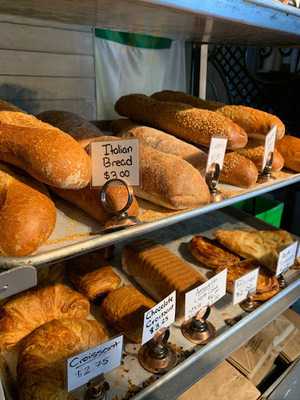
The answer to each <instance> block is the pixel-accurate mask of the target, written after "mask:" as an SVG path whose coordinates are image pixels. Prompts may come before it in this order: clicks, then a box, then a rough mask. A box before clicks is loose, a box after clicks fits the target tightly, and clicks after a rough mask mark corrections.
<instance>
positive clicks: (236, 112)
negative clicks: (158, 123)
mask: <svg viewBox="0 0 300 400" xmlns="http://www.w3.org/2000/svg"><path fill="white" fill-rule="evenodd" d="M152 97H153V98H155V99H157V100H160V101H170V102H180V103H185V104H190V105H191V106H193V107H197V108H201V109H206V110H211V111H216V112H217V113H219V114H222V115H223V116H224V117H227V118H230V119H231V120H232V121H233V122H235V123H236V124H238V125H239V126H240V127H241V128H243V129H244V130H245V131H246V132H247V134H248V136H249V137H252V138H261V137H264V136H266V134H267V133H268V132H269V131H270V129H271V128H272V126H273V125H275V126H277V139H280V138H282V137H283V136H284V133H285V126H284V124H283V122H282V121H281V120H280V119H279V118H278V117H276V116H275V115H272V114H270V113H267V112H265V111H261V110H257V109H255V108H252V107H246V106H236V105H226V104H223V103H219V102H216V101H208V100H202V99H199V98H198V97H195V96H191V95H188V94H185V93H183V92H173V91H171V90H164V91H162V92H158V93H154V94H153V95H152Z"/></svg>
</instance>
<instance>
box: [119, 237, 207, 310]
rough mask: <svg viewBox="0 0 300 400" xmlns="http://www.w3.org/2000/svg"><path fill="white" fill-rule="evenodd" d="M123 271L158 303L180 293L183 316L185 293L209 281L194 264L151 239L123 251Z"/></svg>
mask: <svg viewBox="0 0 300 400" xmlns="http://www.w3.org/2000/svg"><path fill="white" fill-rule="evenodd" d="M122 268H123V270H124V271H125V272H126V273H127V274H128V275H129V276H131V277H132V278H133V279H134V280H135V281H136V282H137V283H138V284H139V285H140V286H141V287H142V288H143V289H144V290H145V291H146V292H147V293H148V294H149V295H150V296H152V297H153V298H154V299H155V300H156V301H161V300H163V299H164V298H165V297H167V296H168V295H169V294H170V293H172V292H173V291H174V290H176V295H177V301H176V303H177V307H176V308H177V313H178V314H180V315H181V314H182V311H183V307H184V299H185V293H186V292H187V291H189V290H191V289H193V288H194V287H197V286H198V285H200V284H201V283H204V282H205V280H206V279H205V277H204V276H202V275H201V274H200V272H198V271H196V270H195V269H194V268H193V267H192V266H191V265H189V264H188V263H186V262H185V261H184V260H182V259H181V258H179V257H178V256H176V255H175V254H174V253H172V252H171V251H170V250H169V249H167V248H166V247H164V246H162V245H160V244H158V243H155V242H152V241H151V240H139V241H135V242H133V243H130V244H129V245H126V246H125V247H124V249H123V252H122Z"/></svg>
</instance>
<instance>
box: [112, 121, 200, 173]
mask: <svg viewBox="0 0 300 400" xmlns="http://www.w3.org/2000/svg"><path fill="white" fill-rule="evenodd" d="M111 128H112V130H113V132H115V133H117V134H118V136H121V137H123V138H131V137H132V138H136V139H138V140H139V141H140V143H142V144H144V145H146V146H150V147H152V148H153V149H156V150H159V151H161V152H163V153H167V154H173V155H174V156H178V157H180V158H182V159H184V160H185V161H187V162H188V163H190V164H192V165H193V167H195V168H196V169H198V170H199V171H200V172H201V173H202V174H203V173H204V172H205V167H206V163H207V154H206V153H205V152H204V151H203V150H200V149H198V148H197V147H195V146H193V145H192V144H189V143H186V142H184V141H183V140H180V139H177V138H176V137H174V136H172V135H170V134H168V133H165V132H163V131H160V130H158V129H154V128H149V127H147V126H139V125H137V124H135V123H134V122H131V121H130V120H129V119H119V120H116V121H113V122H112V123H111Z"/></svg>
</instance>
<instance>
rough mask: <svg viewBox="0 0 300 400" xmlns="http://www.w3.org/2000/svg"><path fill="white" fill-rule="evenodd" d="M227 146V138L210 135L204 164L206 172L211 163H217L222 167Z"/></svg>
mask: <svg viewBox="0 0 300 400" xmlns="http://www.w3.org/2000/svg"><path fill="white" fill-rule="evenodd" d="M226 147H227V138H219V137H212V138H211V141H210V145H209V152H208V158H207V164H206V173H207V172H208V171H209V169H210V167H211V166H212V164H219V166H220V169H221V170H222V168H223V163H224V157H225V152H226Z"/></svg>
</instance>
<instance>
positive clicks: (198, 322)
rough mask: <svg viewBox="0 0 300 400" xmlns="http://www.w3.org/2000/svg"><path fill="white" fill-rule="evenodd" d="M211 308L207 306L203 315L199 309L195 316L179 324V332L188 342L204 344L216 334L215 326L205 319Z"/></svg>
mask: <svg viewBox="0 0 300 400" xmlns="http://www.w3.org/2000/svg"><path fill="white" fill-rule="evenodd" d="M210 311H211V308H210V307H207V309H206V311H205V313H204V315H201V314H203V311H202V310H200V311H199V312H198V314H197V315H195V317H193V318H192V319H190V320H188V321H185V322H184V323H183V324H182V325H181V332H182V334H183V336H184V337H186V338H187V339H188V340H189V341H190V342H192V343H196V344H201V345H204V344H206V343H208V342H209V341H210V340H212V339H213V338H214V337H215V336H216V328H215V327H214V326H213V324H212V323H210V322H209V321H207V318H208V317H209V314H210Z"/></svg>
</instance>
